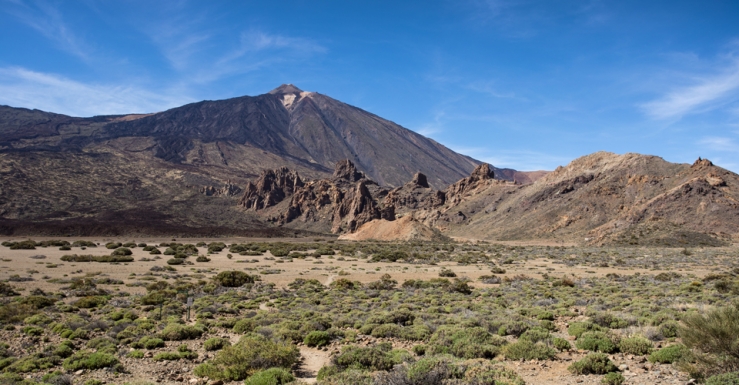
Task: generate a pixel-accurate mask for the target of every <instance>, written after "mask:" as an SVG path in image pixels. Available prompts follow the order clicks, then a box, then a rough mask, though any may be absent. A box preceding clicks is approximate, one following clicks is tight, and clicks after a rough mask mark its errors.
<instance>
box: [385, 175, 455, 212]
mask: <svg viewBox="0 0 739 385" xmlns="http://www.w3.org/2000/svg"><path fill="white" fill-rule="evenodd" d="M445 201H446V194H445V193H444V192H443V191H439V190H435V189H432V188H431V187H429V184H428V182H427V181H426V175H424V174H422V173H420V172H419V173H416V174H415V175H414V176H413V179H412V180H411V181H410V182H408V183H406V184H405V185H403V186H402V187H398V188H396V189H393V190H390V192H388V194H387V196H386V197H385V199H384V202H383V206H385V207H393V208H394V211H395V212H396V213H397V214H404V213H407V212H409V211H413V210H419V209H433V208H436V207H440V206H442V205H443V204H444V203H445Z"/></svg>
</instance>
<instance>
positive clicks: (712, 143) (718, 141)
mask: <svg viewBox="0 0 739 385" xmlns="http://www.w3.org/2000/svg"><path fill="white" fill-rule="evenodd" d="M698 143H699V144H700V145H701V146H703V147H704V148H706V149H708V150H710V151H716V152H739V145H737V144H736V141H735V140H734V139H732V138H726V137H718V136H709V137H705V138H703V139H701V140H700V141H699V142H698Z"/></svg>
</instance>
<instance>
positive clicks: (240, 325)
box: [233, 318, 257, 334]
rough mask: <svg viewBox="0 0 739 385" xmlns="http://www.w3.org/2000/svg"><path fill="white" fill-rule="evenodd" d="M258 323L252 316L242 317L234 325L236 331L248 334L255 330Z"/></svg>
mask: <svg viewBox="0 0 739 385" xmlns="http://www.w3.org/2000/svg"><path fill="white" fill-rule="evenodd" d="M256 327H257V324H256V322H254V320H253V319H251V318H245V319H240V320H238V321H236V323H235V324H234V326H233V331H234V333H239V334H246V333H250V332H253V331H254V329H256Z"/></svg>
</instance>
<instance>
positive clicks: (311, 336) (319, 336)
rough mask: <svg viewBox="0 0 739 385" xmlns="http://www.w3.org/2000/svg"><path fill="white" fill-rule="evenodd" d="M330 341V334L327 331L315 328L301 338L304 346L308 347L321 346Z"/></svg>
mask: <svg viewBox="0 0 739 385" xmlns="http://www.w3.org/2000/svg"><path fill="white" fill-rule="evenodd" d="M330 341H331V336H329V335H328V333H326V332H324V331H317V330H316V331H312V332H310V333H308V335H306V336H305V339H303V343H304V344H305V345H306V346H310V347H321V346H324V345H328V343H329V342H330Z"/></svg>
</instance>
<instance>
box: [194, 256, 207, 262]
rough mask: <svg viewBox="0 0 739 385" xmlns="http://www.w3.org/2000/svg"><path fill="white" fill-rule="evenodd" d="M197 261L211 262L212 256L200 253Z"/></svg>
mask: <svg viewBox="0 0 739 385" xmlns="http://www.w3.org/2000/svg"><path fill="white" fill-rule="evenodd" d="M195 262H210V258H208V257H206V256H205V255H199V256H198V257H197V258H195Z"/></svg>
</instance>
